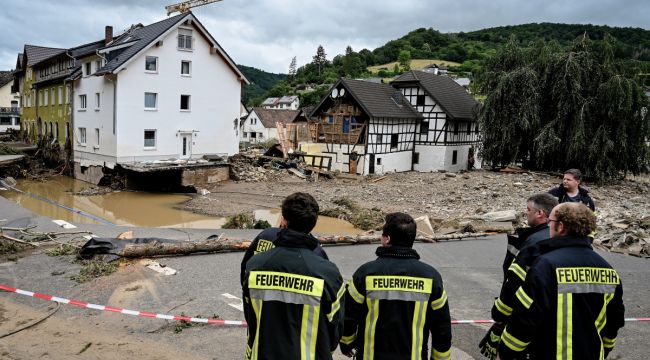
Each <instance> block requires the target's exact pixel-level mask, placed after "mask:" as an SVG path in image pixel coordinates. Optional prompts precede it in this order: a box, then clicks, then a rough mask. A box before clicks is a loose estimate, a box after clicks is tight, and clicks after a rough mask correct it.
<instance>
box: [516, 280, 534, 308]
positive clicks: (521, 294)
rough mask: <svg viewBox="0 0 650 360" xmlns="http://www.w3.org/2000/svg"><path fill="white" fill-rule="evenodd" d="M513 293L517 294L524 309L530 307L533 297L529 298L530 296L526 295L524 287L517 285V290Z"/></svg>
mask: <svg viewBox="0 0 650 360" xmlns="http://www.w3.org/2000/svg"><path fill="white" fill-rule="evenodd" d="M515 295H516V296H517V299H519V301H520V302H521V304H522V305H523V306H524V307H525V308H526V309H530V306H531V305H533V299H531V298H530V296H528V294H526V292H525V291H524V288H522V287H521V286H520V287H519V289H517V292H516V293H515Z"/></svg>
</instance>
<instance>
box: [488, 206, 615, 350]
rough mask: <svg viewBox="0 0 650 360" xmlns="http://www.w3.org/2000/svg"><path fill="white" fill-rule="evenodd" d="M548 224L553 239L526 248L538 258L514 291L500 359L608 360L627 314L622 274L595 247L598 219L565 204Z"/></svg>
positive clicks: (578, 208)
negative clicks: (510, 314)
mask: <svg viewBox="0 0 650 360" xmlns="http://www.w3.org/2000/svg"><path fill="white" fill-rule="evenodd" d="M549 223H550V225H549V227H550V234H551V238H550V239H548V240H542V241H540V242H538V243H537V244H535V245H533V246H532V247H529V248H527V249H532V250H534V251H536V252H538V254H539V255H538V256H536V257H534V259H535V260H534V261H533V262H532V264H530V269H529V270H528V272H527V274H526V280H525V281H524V283H523V285H522V286H521V287H519V289H518V290H517V292H516V297H517V302H516V303H515V306H514V308H513V313H512V316H511V317H510V319H509V320H508V324H507V325H506V328H505V329H504V330H503V334H502V335H501V343H500V344H499V348H498V356H497V358H500V359H503V360H507V359H520V358H522V354H523V353H525V352H527V353H530V354H531V356H532V358H534V359H572V358H576V359H578V358H579V359H585V360H592V359H593V360H599V359H604V358H606V357H607V355H608V354H609V352H610V351H611V350H612V349H613V348H614V344H615V343H616V337H617V333H618V330H619V329H620V328H621V327H623V325H624V321H625V319H624V312H625V309H624V306H623V287H622V285H621V279H620V277H619V275H618V273H617V272H616V270H614V269H613V268H612V267H611V265H609V264H608V263H607V261H605V260H604V259H603V258H602V257H600V255H598V254H597V253H596V252H595V251H594V250H593V249H592V247H591V242H592V240H591V238H590V237H589V236H588V234H590V233H591V232H592V231H593V230H594V229H595V228H596V217H595V216H594V214H593V212H592V211H591V210H590V209H589V208H588V207H587V206H585V205H584V204H581V203H563V204H560V205H558V206H556V207H555V208H554V209H553V211H552V212H551V215H550V216H549ZM523 251H529V250H526V249H524V250H523Z"/></svg>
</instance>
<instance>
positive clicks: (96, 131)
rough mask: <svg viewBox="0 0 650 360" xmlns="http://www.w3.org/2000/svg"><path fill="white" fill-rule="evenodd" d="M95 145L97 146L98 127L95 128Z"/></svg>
mask: <svg viewBox="0 0 650 360" xmlns="http://www.w3.org/2000/svg"><path fill="white" fill-rule="evenodd" d="M95 145H97V146H99V128H95Z"/></svg>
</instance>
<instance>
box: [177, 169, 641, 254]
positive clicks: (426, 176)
mask: <svg viewBox="0 0 650 360" xmlns="http://www.w3.org/2000/svg"><path fill="white" fill-rule="evenodd" d="M264 171H265V174H266V176H265V177H262V179H261V180H260V181H255V182H247V181H229V182H226V183H223V184H221V185H220V186H218V187H216V188H214V189H212V192H211V193H210V194H207V195H205V196H196V197H195V198H194V199H192V200H191V201H189V202H188V203H186V204H185V208H186V209H189V210H192V211H195V212H199V213H204V214H210V215H218V216H230V215H233V214H236V213H240V212H248V211H253V210H255V209H261V208H278V207H279V206H280V203H281V201H282V199H283V198H284V197H285V196H287V195H289V194H291V193H293V192H296V191H303V192H308V193H310V194H312V195H313V196H314V197H315V198H316V199H317V200H318V202H319V204H320V206H321V209H327V208H334V207H336V205H335V204H334V203H333V202H332V200H335V199H337V198H341V197H346V198H348V199H350V200H352V201H354V202H356V203H357V204H358V205H359V206H361V207H364V208H369V209H370V208H379V209H381V210H382V211H384V212H393V211H402V212H406V213H408V214H410V215H412V216H414V217H419V216H423V215H427V216H429V218H430V219H432V221H433V220H437V219H439V220H454V219H465V218H468V217H471V216H473V215H476V214H483V213H486V212H492V211H501V210H515V211H517V213H520V214H523V211H524V210H525V206H526V199H527V198H528V197H529V196H530V195H532V194H535V193H537V192H545V191H547V190H549V189H551V188H552V187H554V186H557V185H559V183H560V181H561V174H557V175H554V174H546V173H536V172H524V173H500V172H491V171H483V170H481V171H471V172H468V173H462V174H450V173H418V172H407V173H398V174H389V175H386V176H385V177H374V178H366V179H362V180H349V179H325V178H324V177H322V176H321V177H320V179H319V181H317V182H313V181H308V180H303V179H300V178H298V177H296V176H295V175H291V174H289V173H286V172H285V170H270V169H266V170H264ZM262 172H263V170H262V169H260V173H262ZM584 185H585V186H586V187H587V188H588V189H589V190H590V192H591V196H592V198H593V199H594V201H595V203H596V208H597V214H598V219H599V232H598V238H599V239H601V240H603V241H605V243H606V244H607V243H608V241H609V242H610V243H611V242H616V241H619V242H621V241H622V242H627V243H629V244H627V245H633V244H632V243H639V242H641V243H642V245H643V244H645V245H647V243H648V242H650V235H649V234H650V178H649V177H647V176H642V177H630V178H629V179H628V180H626V181H622V182H619V183H616V184H611V185H597V184H590V183H585V184H584ZM644 241H645V242H644ZM619 245H621V244H619ZM627 245H625V246H623V247H625V248H627ZM618 247H621V246H618ZM646 250H647V248H646Z"/></svg>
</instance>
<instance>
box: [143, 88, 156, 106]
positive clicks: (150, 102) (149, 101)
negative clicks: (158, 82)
mask: <svg viewBox="0 0 650 360" xmlns="http://www.w3.org/2000/svg"><path fill="white" fill-rule="evenodd" d="M157 107H158V94H157V93H151V92H146V93H144V108H145V109H146V110H156V109H157Z"/></svg>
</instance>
